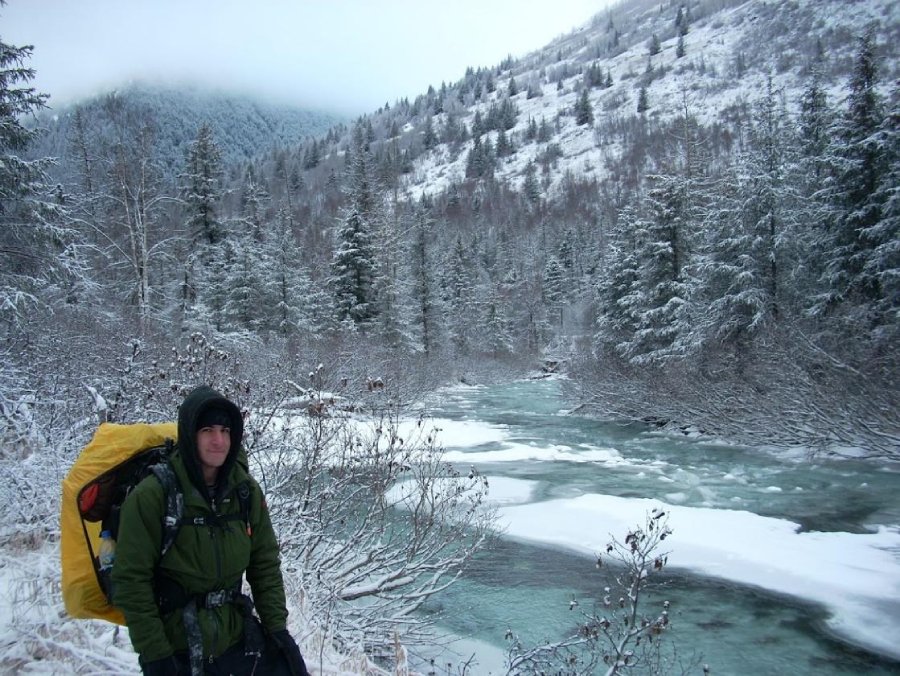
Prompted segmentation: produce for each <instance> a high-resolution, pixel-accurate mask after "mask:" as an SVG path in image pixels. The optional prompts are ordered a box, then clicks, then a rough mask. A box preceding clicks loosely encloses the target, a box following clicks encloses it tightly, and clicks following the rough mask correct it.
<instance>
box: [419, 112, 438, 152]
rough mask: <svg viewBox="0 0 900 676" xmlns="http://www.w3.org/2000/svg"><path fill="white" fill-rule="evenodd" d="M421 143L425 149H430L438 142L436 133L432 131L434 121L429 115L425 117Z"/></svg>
mask: <svg viewBox="0 0 900 676" xmlns="http://www.w3.org/2000/svg"><path fill="white" fill-rule="evenodd" d="M422 144H423V145H424V146H425V150H431V149H432V148H434V147H435V146H437V144H438V137H437V133H435V131H434V121H433V120H432V118H431V115H429V116H428V117H426V118H425V130H424V131H423V132H422Z"/></svg>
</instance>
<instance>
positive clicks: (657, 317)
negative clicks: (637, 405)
mask: <svg viewBox="0 0 900 676" xmlns="http://www.w3.org/2000/svg"><path fill="white" fill-rule="evenodd" d="M650 180H651V181H652V182H653V187H652V188H651V189H650V191H649V192H648V194H647V203H648V207H649V212H650V213H649V215H648V218H646V219H643V220H640V221H638V227H637V232H636V240H637V248H638V253H637V259H638V260H639V261H640V263H639V267H638V270H637V275H638V280H637V283H636V285H635V288H634V292H635V293H637V294H638V295H637V296H636V297H634V298H632V299H630V301H629V303H628V304H629V306H630V312H631V313H632V314H633V316H635V317H636V319H637V327H636V331H635V333H634V335H633V336H632V337H631V338H630V339H627V340H626V341H625V342H624V344H620V349H622V351H623V352H624V354H625V356H627V357H628V358H629V359H630V360H631V361H632V362H634V363H636V364H648V363H659V362H663V361H665V360H667V359H669V358H671V357H673V356H675V355H676V354H677V353H678V343H679V341H680V339H683V338H684V337H685V335H686V334H688V333H689V332H690V328H691V327H690V319H689V317H688V311H689V300H690V295H691V293H690V291H691V290H690V288H689V282H688V278H687V271H686V267H687V265H688V263H689V260H690V256H691V239H692V232H691V227H692V213H691V204H692V198H691V196H690V195H689V194H688V193H689V190H688V186H689V185H690V184H689V182H688V181H687V180H685V178H684V177H683V176H680V175H677V174H672V175H659V176H653V177H651V178H650Z"/></svg>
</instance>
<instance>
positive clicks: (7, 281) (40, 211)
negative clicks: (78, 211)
mask: <svg viewBox="0 0 900 676" xmlns="http://www.w3.org/2000/svg"><path fill="white" fill-rule="evenodd" d="M31 52H32V48H31V47H30V46H26V47H15V46H13V45H9V44H6V43H5V42H2V41H0V321H3V322H5V323H7V324H18V322H19V320H20V319H21V317H22V315H21V313H22V311H23V310H24V308H25V306H26V304H29V303H34V302H37V301H39V300H40V299H41V298H40V297H41V295H42V294H50V295H51V296H52V294H53V291H54V289H55V290H57V291H59V292H60V294H61V295H63V294H64V295H65V297H66V299H67V300H69V301H73V300H75V299H74V297H73V296H72V295H71V293H65V292H64V289H65V287H69V288H70V289H71V288H72V287H71V285H70V281H71V280H72V278H73V276H74V275H79V274H80V272H79V266H78V265H77V262H78V256H77V255H76V249H75V248H74V244H75V233H74V231H73V230H72V229H70V228H69V227H68V226H67V225H66V223H65V220H66V216H65V213H64V211H63V209H62V207H61V206H60V205H59V204H54V203H53V202H52V201H51V198H50V189H49V188H48V186H47V183H48V182H49V178H48V176H47V174H46V170H47V168H48V167H49V162H50V161H49V160H46V159H39V160H28V159H23V158H24V157H27V151H28V148H29V146H30V145H31V143H32V141H33V140H34V139H35V137H36V134H37V132H36V131H35V130H33V129H28V128H26V127H25V126H24V125H23V124H22V121H21V119H22V118H23V117H25V116H28V115H34V114H35V113H36V112H37V111H39V110H40V109H41V108H44V107H45V105H46V101H47V98H48V97H47V95H45V94H39V93H37V92H36V91H35V90H34V88H32V87H30V86H28V83H29V82H30V81H31V80H32V79H33V78H34V70H32V69H31V68H28V67H27V66H26V65H25V64H26V62H27V61H28V59H29V58H30V57H31ZM47 300H50V297H49V296H48V297H47Z"/></svg>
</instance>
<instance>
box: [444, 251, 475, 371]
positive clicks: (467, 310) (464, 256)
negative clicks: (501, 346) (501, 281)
mask: <svg viewBox="0 0 900 676" xmlns="http://www.w3.org/2000/svg"><path fill="white" fill-rule="evenodd" d="M444 269H445V273H444V302H445V304H446V307H447V323H448V328H449V330H450V340H451V342H452V344H453V347H454V348H455V349H456V351H457V353H458V354H468V353H469V352H470V351H472V349H473V348H474V347H475V345H474V344H473V337H474V336H475V333H476V331H475V329H476V322H477V313H476V311H475V310H476V303H475V297H474V294H475V266H474V263H473V261H472V257H471V256H470V255H469V253H468V252H467V251H466V248H465V246H463V242H462V238H461V237H460V236H459V235H457V237H456V242H455V243H454V245H453V249H452V250H451V251H450V252H449V254H448V257H447V261H446V263H445V265H444Z"/></svg>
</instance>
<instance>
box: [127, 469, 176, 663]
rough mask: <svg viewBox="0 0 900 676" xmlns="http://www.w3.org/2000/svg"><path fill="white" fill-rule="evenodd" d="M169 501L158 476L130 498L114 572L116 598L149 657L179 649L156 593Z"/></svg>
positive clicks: (143, 655) (135, 641)
mask: <svg viewBox="0 0 900 676" xmlns="http://www.w3.org/2000/svg"><path fill="white" fill-rule="evenodd" d="M164 502H165V498H164V496H163V489H162V486H161V485H160V483H159V481H158V480H157V479H156V478H155V477H152V476H151V477H148V478H146V479H145V480H144V481H142V482H141V483H140V484H139V485H138V486H137V488H135V489H134V490H133V491H132V492H131V494H130V495H129V496H128V497H127V498H126V499H125V502H124V504H123V505H122V513H121V518H120V520H119V540H118V542H117V544H116V562H115V565H114V566H113V571H112V581H113V602H114V603H115V605H116V606H117V607H118V608H119V609H120V610H121V611H122V613H123V614H124V615H125V623H126V624H127V625H128V634H129V636H130V637H131V644H132V645H133V646H134V650H135V652H137V653H138V654H139V655H140V656H141V658H142V659H143V660H144V661H152V660H158V659H162V658H164V657H168V656H169V655H171V654H172V652H173V651H172V646H171V645H170V643H169V641H168V639H167V638H166V634H165V631H164V630H163V622H162V618H161V617H160V615H159V609H158V607H157V605H156V595H155V594H154V592H153V577H154V572H155V570H156V566H157V564H158V563H159V558H160V547H161V543H162V522H163V516H164V513H165V505H164Z"/></svg>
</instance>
